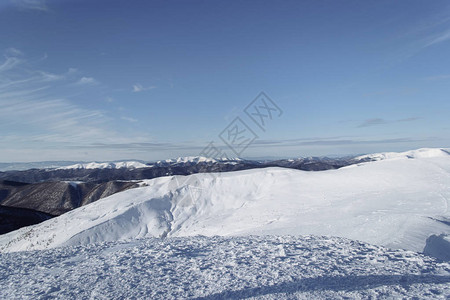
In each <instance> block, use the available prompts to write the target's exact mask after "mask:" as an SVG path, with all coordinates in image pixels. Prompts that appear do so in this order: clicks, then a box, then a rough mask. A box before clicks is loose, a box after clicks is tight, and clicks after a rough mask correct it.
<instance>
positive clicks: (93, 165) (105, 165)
mask: <svg viewBox="0 0 450 300" xmlns="http://www.w3.org/2000/svg"><path fill="white" fill-rule="evenodd" d="M148 167H149V166H148V165H146V164H144V163H142V162H139V161H121V162H90V163H78V164H74V165H70V166H65V167H60V168H58V169H59V170H69V169H139V168H148Z"/></svg>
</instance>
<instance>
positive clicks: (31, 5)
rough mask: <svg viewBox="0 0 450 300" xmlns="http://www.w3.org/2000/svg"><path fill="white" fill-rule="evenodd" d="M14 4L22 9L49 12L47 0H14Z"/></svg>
mask: <svg viewBox="0 0 450 300" xmlns="http://www.w3.org/2000/svg"><path fill="white" fill-rule="evenodd" d="M12 2H13V3H14V4H15V5H17V6H18V7H19V8H22V9H31V10H38V11H48V10H49V9H48V6H47V3H46V2H47V1H46V0H12Z"/></svg>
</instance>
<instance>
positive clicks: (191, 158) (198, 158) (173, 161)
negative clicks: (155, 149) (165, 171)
mask: <svg viewBox="0 0 450 300" xmlns="http://www.w3.org/2000/svg"><path fill="white" fill-rule="evenodd" d="M237 161H241V159H240V158H227V157H223V158H210V157H204V156H186V157H178V158H175V159H166V160H159V161H157V162H156V164H157V165H161V164H182V163H217V162H225V163H226V162H231V163H233V162H234V163H235V162H237Z"/></svg>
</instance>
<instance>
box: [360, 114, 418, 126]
mask: <svg viewBox="0 0 450 300" xmlns="http://www.w3.org/2000/svg"><path fill="white" fill-rule="evenodd" d="M419 119H420V118H419V117H408V118H403V119H398V120H385V119H382V118H372V119H367V120H364V121H363V122H362V123H360V124H359V125H358V126H356V127H357V128H364V127H370V126H377V125H384V124H391V123H399V122H413V121H417V120H419Z"/></svg>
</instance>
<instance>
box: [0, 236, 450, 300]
mask: <svg viewBox="0 0 450 300" xmlns="http://www.w3.org/2000/svg"><path fill="white" fill-rule="evenodd" d="M0 270H1V271H2V272H1V275H0V284H1V287H2V288H1V289H0V298H1V299H49V298H56V299H187V298H189V299H243V298H251V299H378V298H382V299H387V298H389V299H400V298H403V299H405V298H415V299H446V298H447V299H448V297H449V296H450V284H449V283H450V264H449V263H443V262H438V261H436V260H435V259H433V258H430V257H427V256H424V255H420V254H417V253H414V252H411V251H404V250H389V249H386V248H383V247H378V246H373V245H369V244H365V243H361V242H357V241H351V240H347V239H342V238H336V237H334V238H328V237H318V236H300V237H291V236H283V237H276V236H265V237H255V236H249V237H226V238H224V237H211V238H207V237H190V238H168V239H156V238H150V239H142V240H135V241H132V242H113V243H103V244H96V245H88V246H84V247H81V246H78V247H64V248H57V249H52V250H46V251H37V252H19V253H8V254H0Z"/></svg>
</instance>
